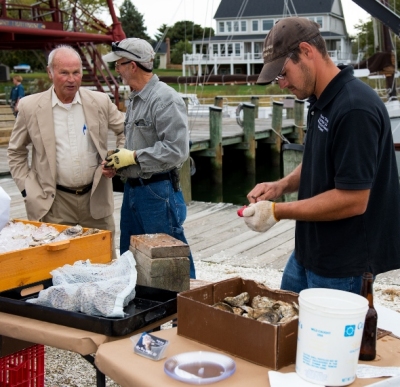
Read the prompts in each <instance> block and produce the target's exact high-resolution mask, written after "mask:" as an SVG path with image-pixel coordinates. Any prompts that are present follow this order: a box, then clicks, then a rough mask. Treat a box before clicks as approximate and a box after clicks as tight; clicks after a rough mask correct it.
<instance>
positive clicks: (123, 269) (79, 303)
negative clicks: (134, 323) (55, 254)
mask: <svg viewBox="0 0 400 387" xmlns="http://www.w3.org/2000/svg"><path fill="white" fill-rule="evenodd" d="M50 274H51V275H52V276H53V286H50V287H49V288H47V289H44V290H42V291H41V292H39V295H38V297H37V298H34V299H30V300H27V302H30V303H32V304H38V305H43V306H49V307H53V308H58V309H64V310H68V311H71V312H82V313H86V314H89V315H92V316H104V317H124V315H125V314H124V307H125V306H127V305H128V304H129V302H130V301H132V300H133V299H134V298H135V294H136V293H135V286H136V279H137V272H136V262H135V259H134V258H133V255H132V253H131V252H130V251H129V250H128V251H127V252H125V253H124V254H122V255H121V256H120V257H119V258H118V259H116V260H114V261H113V262H112V263H111V264H91V263H90V261H89V260H86V261H77V262H75V263H74V264H73V265H64V266H62V267H59V268H58V269H55V270H53V271H52V272H51V273H50Z"/></svg>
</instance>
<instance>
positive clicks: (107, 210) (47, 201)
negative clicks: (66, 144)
mask: <svg viewBox="0 0 400 387" xmlns="http://www.w3.org/2000/svg"><path fill="white" fill-rule="evenodd" d="M51 89H52V88H50V89H49V90H47V91H45V92H43V93H38V94H32V95H29V96H26V97H24V98H22V99H21V101H20V102H19V105H18V110H19V113H18V116H17V119H16V122H15V125H14V128H13V131H12V133H11V138H10V142H9V146H8V164H9V167H10V172H11V175H12V177H13V179H14V181H15V183H16V185H17V187H18V189H19V190H20V191H21V192H22V191H23V190H25V191H26V197H25V207H26V212H27V216H28V219H29V220H36V221H40V219H41V218H42V217H43V216H44V215H46V214H47V212H48V211H49V210H50V208H51V206H52V204H53V201H54V198H55V194H56V142H55V134H54V123H53V111H52V107H51ZM79 92H80V96H81V100H82V106H83V111H84V113H85V119H86V125H87V127H88V128H87V133H89V135H90V136H91V138H92V140H93V142H94V144H95V146H96V148H97V151H98V153H99V155H100V158H101V160H104V159H105V157H106V154H107V148H108V146H107V138H108V130H109V129H111V130H112V131H113V132H114V133H115V135H116V145H117V147H121V146H123V144H124V141H125V137H124V119H125V114H124V113H122V112H120V111H119V110H118V109H117V107H116V106H115V104H113V103H112V102H111V100H110V98H109V97H108V95H107V94H104V93H100V92H97V91H91V90H88V89H85V88H83V87H81V88H80V89H79ZM30 144H32V162H31V165H29V160H28V153H29V147H28V146H29V145H30ZM113 211H114V197H113V191H112V180H111V179H109V178H106V177H104V176H103V175H102V168H101V165H99V167H98V168H97V169H96V172H95V174H94V179H93V187H92V191H91V197H90V213H91V215H92V217H93V218H94V219H100V218H104V217H106V216H109V215H111V214H112V213H113Z"/></svg>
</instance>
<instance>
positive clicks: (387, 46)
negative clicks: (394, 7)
mask: <svg viewBox="0 0 400 387" xmlns="http://www.w3.org/2000/svg"><path fill="white" fill-rule="evenodd" d="M381 3H382V4H384V5H385V6H387V5H388V0H381ZM381 28H382V45H383V47H382V51H383V52H387V53H390V57H391V62H392V66H391V68H390V71H388V73H387V74H386V89H387V90H388V91H389V92H388V96H389V98H393V97H396V96H397V90H396V77H395V72H396V68H397V66H396V63H395V55H394V47H393V43H392V39H391V36H390V31H389V28H388V27H387V26H386V25H384V24H383V23H381Z"/></svg>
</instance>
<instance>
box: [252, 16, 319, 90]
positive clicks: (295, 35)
mask: <svg viewBox="0 0 400 387" xmlns="http://www.w3.org/2000/svg"><path fill="white" fill-rule="evenodd" d="M318 35H320V32H319V25H318V24H317V23H315V22H314V21H311V20H309V19H306V18H303V17H286V18H283V19H280V20H279V21H277V22H276V23H275V25H274V26H273V27H272V28H271V31H269V33H268V35H267V36H266V37H265V40H264V49H263V58H264V66H263V68H262V70H261V73H260V75H259V76H258V79H257V83H258V84H261V85H265V84H268V83H271V82H272V81H273V80H274V79H275V78H276V77H277V76H278V75H279V73H280V72H281V70H282V68H283V66H284V64H285V60H286V58H287V57H288V55H289V54H290V53H291V52H292V51H293V50H295V49H296V48H297V47H298V46H299V44H300V43H301V42H307V41H309V40H311V39H314V38H315V37H317V36H318Z"/></svg>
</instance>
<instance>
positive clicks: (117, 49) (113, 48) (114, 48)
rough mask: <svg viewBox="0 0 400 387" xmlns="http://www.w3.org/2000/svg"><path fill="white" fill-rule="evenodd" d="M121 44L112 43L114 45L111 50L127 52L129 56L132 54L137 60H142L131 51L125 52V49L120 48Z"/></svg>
mask: <svg viewBox="0 0 400 387" xmlns="http://www.w3.org/2000/svg"><path fill="white" fill-rule="evenodd" d="M119 43H120V42H112V43H111V50H112V51H113V52H115V51H123V52H127V53H128V54H131V55H133V56H136V58H138V59H142V58H141V57H140V56H139V55H136V54H134V53H133V52H131V51H128V50H125V48H121V47H119V46H118V45H119Z"/></svg>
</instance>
